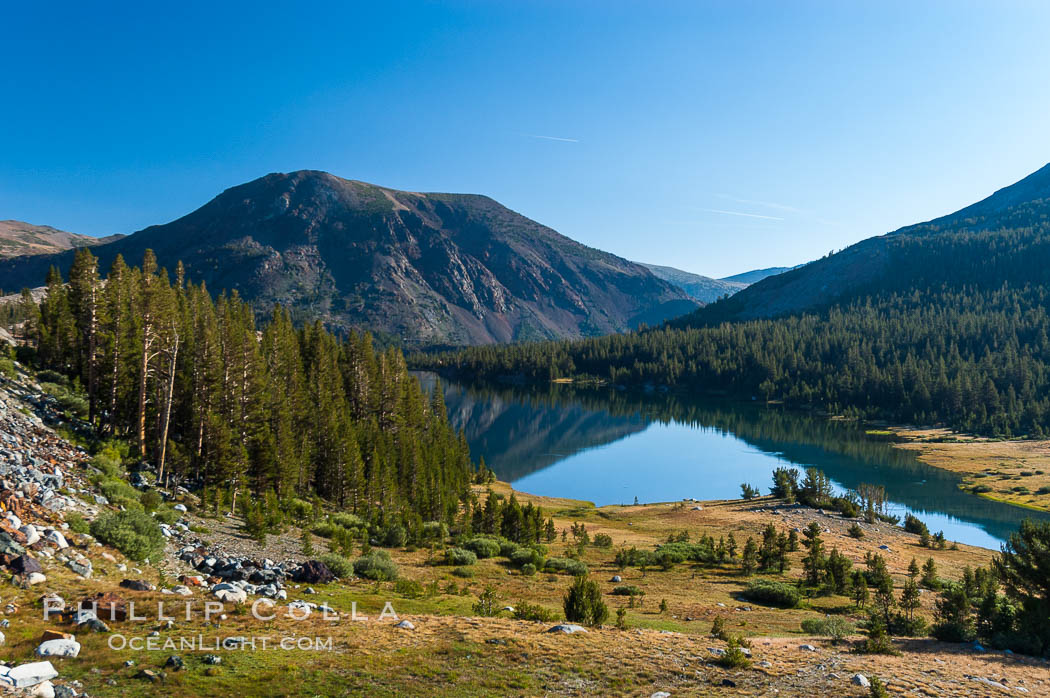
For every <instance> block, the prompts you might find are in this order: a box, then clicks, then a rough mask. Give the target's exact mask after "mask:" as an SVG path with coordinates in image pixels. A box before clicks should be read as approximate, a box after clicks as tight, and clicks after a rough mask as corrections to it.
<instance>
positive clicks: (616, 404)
mask: <svg viewBox="0 0 1050 698" xmlns="http://www.w3.org/2000/svg"><path fill="white" fill-rule="evenodd" d="M418 375H419V376H420V378H421V380H422V381H423V382H424V384H425V385H426V386H427V387H428V388H430V389H432V388H433V385H434V383H435V382H436V380H437V377H436V376H435V375H434V374H431V373H420V374H418ZM441 383H442V387H443V389H444V391H445V403H446V405H447V407H448V414H449V419H450V420H451V422H452V424H453V425H454V426H455V427H456V428H457V429H463V430H464V432H465V433H466V436H467V440H468V442H469V444H470V450H471V455H472V457H473V459H474V460H475V461H477V460H478V459H479V458H484V460H485V463H486V465H488V467H490V468H492V470H494V471H495V473H496V475H497V476H498V477H499V478H500V479H501V480H506V481H508V482H510V483H512V484H513V485H514V487H515V488H516V489H518V490H520V491H523V492H530V493H533V494H539V495H548V496H557V497H570V498H573V499H582V500H587V501H590V502H594V503H595V504H597V505H599V506H602V505H606V504H631V503H633V502H634V501H635V498H637V500H638V501H639V502H667V501H677V500H681V499H684V498H695V499H701V500H704V499H734V498H739V497H740V484H741V483H743V482H748V483H750V484H752V485H754V486H756V487H758V488H760V489H761V491H762V492H763V493H767V492H768V490H769V486H770V483H771V481H772V477H771V476H772V472H773V470H774V469H775V468H778V467H782V466H785V465H786V466H791V467H797V468H799V469H800V470H801V469H803V468H806V467H817V468H820V469H821V470H823V471H824V472H825V473H826V474H827V475H828V477H830V478H831V480H832V481H833V483H834V485H835V487H836V489H837V490H838V491H839V492H845V491H847V490H851V489H855V488H856V487H857V486H858V485H860V484H861V483H869V484H874V485H882V486H884V487H885V488H886V494H887V497H888V499H889V500H890V506H889V510H890V513H893V514H897V515H899V516H901V517H902V519H903V516H904V513H905V512H911V513H913V514H915V515H916V516H918V517H919V518H920V519H922V520H923V521H925V522H926V523H927V525H928V526H929V528H930V531H931V532H936V531H940V530H943V531H944V533H945V535H946V536H947V538H948V539H949V540H954V541H959V542H960V543H967V544H970V545H979V546H983V547H986V548H993V549H998V548H999V545H1000V543H1001V542H1002V541H1003V540H1005V539H1006V537H1007V536H1008V535H1009V534H1010V533H1011V532H1012V531H1014V530H1016V528H1017V526H1018V524H1019V522H1020V521H1021V519H1022V518H1024V517H1026V516H1027V517H1034V518H1039V519H1042V520H1050V515H1045V514H1039V513H1036V512H1030V511H1027V510H1024V509H1020V508H1018V507H1013V506H1010V505H1007V504H1001V503H998V502H993V501H989V500H986V499H982V498H980V497H977V496H975V495H973V494H968V493H966V492H963V491H961V490H960V489H959V488H958V486H957V485H958V482H959V479H958V477H957V476H955V475H953V474H952V473H949V472H947V471H943V470H938V469H936V468H931V467H929V466H927V465H925V464H923V463H920V462H919V461H918V460H917V459H916V458H915V456H914V455H913V454H912V453H911V452H908V451H904V450H901V449H897V448H894V447H893V446H892V445H891V444H889V443H887V442H885V441H882V440H879V439H877V438H874V437H871V436H869V435H867V434H866V433H865V430H864V428H863V427H862V426H860V425H858V424H856V423H852V422H842V421H832V420H828V419H826V418H823V417H819V416H814V415H808V414H804V413H799V412H795V411H791V410H786V409H782V408H779V407H766V406H760V405H754V404H742V403H737V402H731V401H719V400H712V399H709V398H705V399H690V398H688V397H683V396H681V395H674V394H660V393H653V394H631V393H626V392H619V391H616V390H613V389H605V388H577V387H574V386H571V385H551V386H539V387H516V386H490V385H463V384H459V383H455V382H450V381H447V380H444V379H443V380H442V381H441Z"/></svg>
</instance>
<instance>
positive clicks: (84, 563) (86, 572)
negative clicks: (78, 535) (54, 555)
mask: <svg viewBox="0 0 1050 698" xmlns="http://www.w3.org/2000/svg"><path fill="white" fill-rule="evenodd" d="M66 567H68V568H69V569H71V570H73V572H74V573H76V574H79V575H80V576H81V577H83V578H84V579H91V571H92V570H91V560H88V559H87V558H84V559H82V560H70V561H69V562H67V563H66Z"/></svg>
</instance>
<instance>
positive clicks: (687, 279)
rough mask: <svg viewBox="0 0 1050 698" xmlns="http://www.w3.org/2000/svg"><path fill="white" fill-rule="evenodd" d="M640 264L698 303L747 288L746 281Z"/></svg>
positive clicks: (708, 301)
mask: <svg viewBox="0 0 1050 698" xmlns="http://www.w3.org/2000/svg"><path fill="white" fill-rule="evenodd" d="M642 266H643V267H645V268H646V269H648V270H649V271H651V272H652V273H653V274H654V275H655V276H657V277H658V278H661V279H663V280H664V281H666V282H667V283H669V284H672V285H674V286H677V287H678V288H680V289H682V290H683V291H685V292H686V293H688V294H689V296H690V298H693V299H695V300H697V301H699V302H700V303H714V302H715V301H716V300H718V299H719V298H721V297H722V296H731V295H733V294H734V293H736V292H737V291H740V290H741V289H745V288H747V284H746V283H741V282H737V281H724V280H722V279H712V278H711V277H710V276H701V275H700V274H693V273H691V272H688V271H682V270H681V269H675V268H674V267H663V266H660V265H659V264H645V263H642Z"/></svg>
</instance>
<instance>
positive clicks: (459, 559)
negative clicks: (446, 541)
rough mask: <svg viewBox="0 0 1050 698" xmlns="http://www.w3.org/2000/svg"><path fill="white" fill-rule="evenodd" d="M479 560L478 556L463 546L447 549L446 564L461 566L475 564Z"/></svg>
mask: <svg viewBox="0 0 1050 698" xmlns="http://www.w3.org/2000/svg"><path fill="white" fill-rule="evenodd" d="M477 561H478V556H477V555H475V554H474V553H473V552H472V551H470V550H464V549H463V548H449V549H448V550H446V551H445V564H446V565H454V566H456V567H459V566H463V565H473V564H474V563H476V562H477Z"/></svg>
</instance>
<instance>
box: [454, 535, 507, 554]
mask: <svg viewBox="0 0 1050 698" xmlns="http://www.w3.org/2000/svg"><path fill="white" fill-rule="evenodd" d="M463 547H464V548H466V549H467V550H470V551H471V552H473V553H474V554H475V555H477V556H478V559H480V560H484V559H485V558H489V557H496V556H497V555H499V554H500V544H499V543H498V542H497V541H495V540H493V539H492V538H483V537H481V536H475V537H474V538H471V539H470V540H468V541H467V542H466V543H464V544H463Z"/></svg>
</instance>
